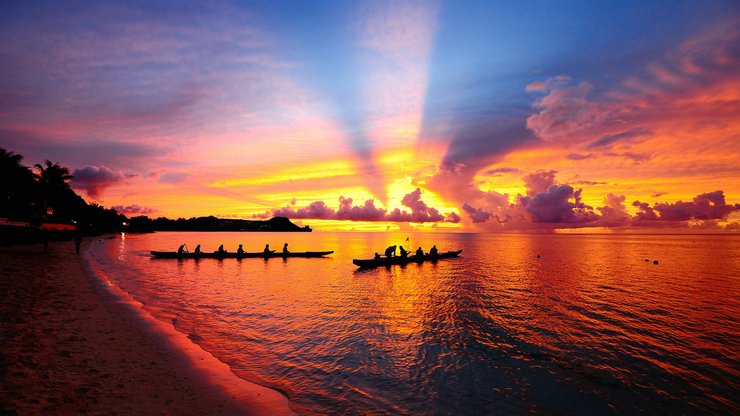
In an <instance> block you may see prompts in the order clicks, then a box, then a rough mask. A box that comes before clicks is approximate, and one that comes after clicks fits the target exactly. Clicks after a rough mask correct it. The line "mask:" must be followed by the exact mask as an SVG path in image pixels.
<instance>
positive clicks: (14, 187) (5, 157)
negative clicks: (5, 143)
mask: <svg viewBox="0 0 740 416" xmlns="http://www.w3.org/2000/svg"><path fill="white" fill-rule="evenodd" d="M22 161H23V156H21V155H19V154H17V153H13V152H11V151H8V150H6V149H4V148H2V147H0V178H2V180H0V200H1V202H2V204H0V216H3V217H18V218H22V219H29V218H30V217H29V216H30V215H32V211H33V209H32V208H31V203H30V201H31V200H33V199H34V198H33V195H34V193H35V192H36V181H35V179H34V175H33V172H31V169H29V168H27V167H26V166H23V164H22V163H21V162H22Z"/></svg>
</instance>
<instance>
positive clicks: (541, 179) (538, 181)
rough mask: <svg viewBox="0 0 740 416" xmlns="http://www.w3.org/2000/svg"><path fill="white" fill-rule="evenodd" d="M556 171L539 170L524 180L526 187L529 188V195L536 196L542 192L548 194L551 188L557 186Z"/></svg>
mask: <svg viewBox="0 0 740 416" xmlns="http://www.w3.org/2000/svg"><path fill="white" fill-rule="evenodd" d="M556 173H558V171H556V170H538V171H537V172H534V173H530V174H528V175H527V176H525V177H524V178H522V179H523V180H524V186H526V187H527V195H528V196H534V195H536V194H538V193H540V192H546V191H547V189H548V188H550V186H552V185H554V184H555V174H556Z"/></svg>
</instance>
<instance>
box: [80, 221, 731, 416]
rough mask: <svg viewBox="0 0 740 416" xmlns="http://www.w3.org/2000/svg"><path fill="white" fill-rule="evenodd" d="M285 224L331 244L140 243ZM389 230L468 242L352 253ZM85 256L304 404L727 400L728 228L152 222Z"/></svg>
mask: <svg viewBox="0 0 740 416" xmlns="http://www.w3.org/2000/svg"><path fill="white" fill-rule="evenodd" d="M406 238H408V241H406ZM284 242H288V243H289V244H290V248H291V250H292V251H319V250H334V251H335V253H334V254H333V255H331V256H330V257H329V258H323V259H301V258H290V259H285V260H283V259H270V260H264V259H243V260H236V259H225V260H221V261H219V260H215V259H201V260H197V261H196V260H158V259H153V258H152V257H151V256H150V255H149V250H175V249H177V247H178V246H179V244H182V243H187V244H188V247H190V248H191V249H192V248H194V247H195V245H196V244H201V245H202V248H203V250H204V251H210V250H215V249H216V248H217V247H218V245H219V244H224V245H225V246H226V249H227V250H231V251H234V250H235V249H236V247H237V245H238V244H239V243H242V244H244V246H245V248H246V249H247V251H261V250H262V248H263V247H264V244H266V243H269V244H270V246H271V247H272V248H276V249H281V247H282V244H283V243H284ZM391 244H400V245H404V246H405V247H406V248H409V249H411V250H412V251H413V250H414V249H416V248H417V247H418V246H422V247H423V248H424V250H425V251H426V250H428V249H429V247H431V245H432V244H436V245H437V247H438V248H439V249H440V251H447V250H453V249H462V250H463V253H462V255H461V256H460V257H459V258H457V259H452V260H445V261H439V262H437V263H436V264H432V263H424V264H421V265H419V264H409V265H406V266H392V267H390V268H378V269H372V270H358V269H357V268H356V267H355V266H354V265H353V264H352V259H353V258H370V257H371V256H372V254H373V253H374V252H376V251H378V252H381V251H382V250H383V249H384V248H385V247H386V246H388V245H391ZM538 255H539V258H538ZM87 257H88V259H89V261H93V262H95V263H96V265H97V267H99V268H100V270H102V271H103V272H104V273H105V274H106V275H107V277H108V278H109V279H111V280H112V281H113V283H115V284H116V285H117V286H119V287H120V288H121V289H123V290H125V291H126V292H128V293H129V294H131V296H133V297H134V298H135V299H137V300H138V301H140V302H142V303H143V304H144V305H145V308H146V309H147V310H148V311H149V312H151V313H152V314H153V315H154V316H155V317H157V318H158V319H161V320H163V321H166V322H172V323H174V325H175V327H176V328H177V329H178V330H180V331H182V332H184V333H186V334H188V336H189V337H190V339H191V340H192V341H193V342H195V343H197V344H199V345H200V346H202V347H203V348H204V349H206V350H208V351H209V352H211V353H212V354H214V355H215V356H216V357H217V358H219V359H220V360H221V361H223V362H225V363H227V364H229V365H230V366H231V368H232V371H233V372H234V373H235V374H236V375H238V376H240V377H242V378H245V379H247V380H250V381H254V382H257V383H259V384H262V385H265V386H268V387H272V388H275V389H279V390H280V391H282V392H284V393H285V394H286V395H287V396H288V398H289V399H290V402H291V407H292V408H293V409H294V410H296V411H297V412H299V413H301V414H401V415H412V414H413V415H419V414H425V415H483V414H512V413H515V414H521V413H525V412H526V413H529V412H531V413H540V414H635V413H650V414H685V413H689V414H701V413H706V414H740V236H710V235H691V236H671V235H660V236H654V235H651V236H646V235H640V236H630V235H626V236H625V235H618V236H615V235H485V234H442V233H428V234H381V233H319V232H314V233H154V234H143V235H125V236H118V237H116V238H115V239H109V240H101V241H98V242H96V243H94V244H92V245H91V247H90V249H89V251H88V253H87ZM646 259H648V260H649V261H647V262H646V261H645V260H646ZM653 260H658V261H659V263H658V264H653Z"/></svg>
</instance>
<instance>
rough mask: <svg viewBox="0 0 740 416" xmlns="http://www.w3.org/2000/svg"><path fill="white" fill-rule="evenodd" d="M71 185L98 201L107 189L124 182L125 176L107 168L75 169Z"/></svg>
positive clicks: (89, 167) (86, 167) (88, 167)
mask: <svg viewBox="0 0 740 416" xmlns="http://www.w3.org/2000/svg"><path fill="white" fill-rule="evenodd" d="M72 176H74V177H73V178H72V180H71V181H70V183H71V184H72V186H73V187H75V188H77V189H82V190H84V191H85V192H86V193H87V195H88V196H89V197H90V198H95V199H98V198H99V197H100V194H101V193H102V192H103V191H104V190H105V189H107V188H109V187H111V186H113V185H115V184H117V183H120V182H122V181H123V180H124V179H125V176H124V175H123V174H121V172H114V171H112V170H110V169H108V168H107V167H105V166H85V167H84V168H82V169H75V171H74V172H73V173H72Z"/></svg>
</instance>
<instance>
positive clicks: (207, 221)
mask: <svg viewBox="0 0 740 416" xmlns="http://www.w3.org/2000/svg"><path fill="white" fill-rule="evenodd" d="M125 231H128V232H152V231H246V232H311V231H312V230H311V227H309V226H308V225H306V226H304V227H299V226H297V225H295V224H293V223H292V222H291V221H290V220H289V219H288V218H286V217H274V218H270V219H269V220H266V221H261V220H240V219H224V218H216V217H213V216H209V217H194V218H189V219H185V218H179V219H176V220H171V219H169V218H164V217H161V218H156V219H151V218H149V217H146V216H141V217H134V218H131V219H130V220H129V222H128V224H127V226H126V228H125Z"/></svg>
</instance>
